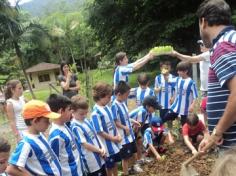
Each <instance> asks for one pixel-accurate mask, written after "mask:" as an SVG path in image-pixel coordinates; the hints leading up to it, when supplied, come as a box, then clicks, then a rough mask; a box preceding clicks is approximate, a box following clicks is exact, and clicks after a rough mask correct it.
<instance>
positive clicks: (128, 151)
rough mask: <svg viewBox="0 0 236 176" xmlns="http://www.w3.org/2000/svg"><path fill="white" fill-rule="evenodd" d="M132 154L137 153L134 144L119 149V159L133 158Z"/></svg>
mask: <svg viewBox="0 0 236 176" xmlns="http://www.w3.org/2000/svg"><path fill="white" fill-rule="evenodd" d="M134 153H137V146H136V142H131V143H128V144H125V145H122V148H121V149H120V157H121V159H128V158H130V157H132V156H133V154H134Z"/></svg>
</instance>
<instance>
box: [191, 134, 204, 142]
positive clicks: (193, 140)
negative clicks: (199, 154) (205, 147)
mask: <svg viewBox="0 0 236 176" xmlns="http://www.w3.org/2000/svg"><path fill="white" fill-rule="evenodd" d="M198 135H202V136H203V133H202V132H199V133H197V134H195V135H194V136H189V138H190V139H191V140H192V143H193V144H195V143H197V136H198Z"/></svg>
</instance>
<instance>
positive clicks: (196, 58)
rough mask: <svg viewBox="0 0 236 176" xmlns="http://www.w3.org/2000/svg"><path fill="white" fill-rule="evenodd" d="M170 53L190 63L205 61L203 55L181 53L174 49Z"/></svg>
mask: <svg viewBox="0 0 236 176" xmlns="http://www.w3.org/2000/svg"><path fill="white" fill-rule="evenodd" d="M170 55H171V56H173V57H177V58H178V59H180V60H182V61H186V62H190V63H198V62H200V61H204V58H203V57H202V56H201V55H196V56H189V55H184V54H181V53H179V52H177V51H173V52H172V53H171V54H170Z"/></svg>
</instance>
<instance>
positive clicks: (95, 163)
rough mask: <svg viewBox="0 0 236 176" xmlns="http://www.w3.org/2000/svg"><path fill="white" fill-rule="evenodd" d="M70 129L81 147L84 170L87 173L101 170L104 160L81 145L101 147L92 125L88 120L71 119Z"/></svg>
mask: <svg viewBox="0 0 236 176" xmlns="http://www.w3.org/2000/svg"><path fill="white" fill-rule="evenodd" d="M71 129H72V131H73V133H74V135H75V136H76V138H77V140H78V143H79V144H80V146H81V150H82V153H83V156H84V159H85V160H84V162H85V163H84V165H85V167H86V169H87V170H88V171H89V173H92V172H96V171H97V170H99V169H101V168H102V166H103V165H104V164H105V162H104V159H103V158H101V157H100V155H99V153H96V152H92V151H89V150H87V149H86V148H84V147H83V145H82V144H83V143H88V144H91V145H94V146H96V147H99V148H102V147H103V145H102V144H101V142H100V140H99V139H98V136H97V134H96V132H95V129H94V127H93V125H92V123H91V122H90V121H89V120H88V119H84V121H79V120H76V119H73V120H72V122H71Z"/></svg>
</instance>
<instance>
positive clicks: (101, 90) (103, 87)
mask: <svg viewBox="0 0 236 176" xmlns="http://www.w3.org/2000/svg"><path fill="white" fill-rule="evenodd" d="M111 94H112V87H111V85H110V84H107V83H104V82H98V83H96V84H95V86H94V87H93V99H94V101H95V102H96V101H99V100H100V99H101V98H104V97H106V96H107V95H111Z"/></svg>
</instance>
